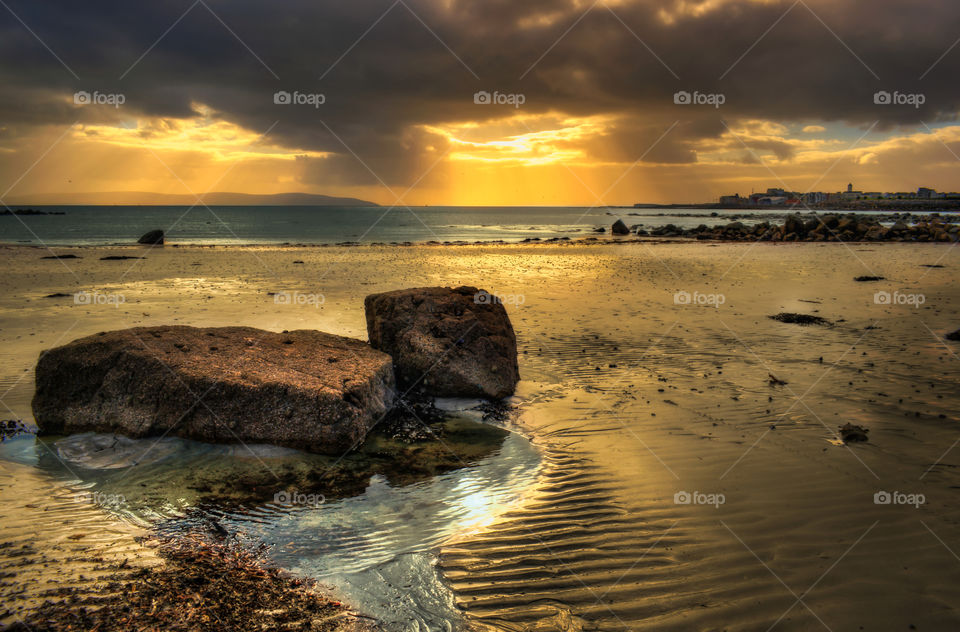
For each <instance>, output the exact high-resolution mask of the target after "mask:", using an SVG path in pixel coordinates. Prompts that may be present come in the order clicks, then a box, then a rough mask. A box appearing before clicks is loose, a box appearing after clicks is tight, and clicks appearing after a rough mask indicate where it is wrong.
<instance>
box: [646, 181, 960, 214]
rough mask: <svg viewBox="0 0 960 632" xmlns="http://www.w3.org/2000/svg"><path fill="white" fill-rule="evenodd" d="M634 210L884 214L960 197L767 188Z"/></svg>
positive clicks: (958, 201)
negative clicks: (797, 210)
mask: <svg viewBox="0 0 960 632" xmlns="http://www.w3.org/2000/svg"><path fill="white" fill-rule="evenodd" d="M633 207H634V208H658V207H659V208H664V207H669V208H676V207H687V208H689V207H694V208H723V209H734V208H764V207H800V208H834V209H839V208H857V209H861V210H869V209H878V210H881V209H882V210H886V209H890V208H894V207H900V208H905V209H924V208H960V193H944V192H941V191H937V190H936V189H931V188H927V187H920V188H918V189H917V190H916V191H898V192H896V193H889V192H887V193H884V192H880V191H857V190H855V189H854V188H853V184H852V183H851V184H848V185H847V189H846V191H838V192H836V193H825V192H822V191H812V192H808V193H799V192H796V191H787V190H786V189H780V188H770V189H767V190H766V191H765V192H763V193H751V194H750V195H746V196H742V195H740V194H739V193H735V194H733V195H721V196H720V199H719V201H718V202H711V203H707V204H668V205H664V204H634V205H633Z"/></svg>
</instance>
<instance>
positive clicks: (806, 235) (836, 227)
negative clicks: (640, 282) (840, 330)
mask: <svg viewBox="0 0 960 632" xmlns="http://www.w3.org/2000/svg"><path fill="white" fill-rule="evenodd" d="M894 219H895V221H893V223H892V225H889V226H885V225H884V224H883V223H881V222H884V221H885V220H889V218H887V217H871V216H865V215H862V214H860V215H854V214H849V215H814V214H808V215H799V214H797V215H790V216H788V217H787V218H786V219H785V221H784V223H783V224H776V223H770V222H761V223H759V224H754V225H747V224H744V223H743V222H739V221H737V222H730V223H728V224H724V225H717V226H713V227H712V228H711V227H709V226H707V225H705V224H701V225H700V226H698V227H696V228H692V229H683V228H678V227H677V226H674V225H672V224H669V225H667V226H661V227H658V228H656V229H654V230H652V231H650V232H647V231H638V234H639V235H652V236H655V237H692V238H695V239H701V240H717V241H786V242H793V241H824V242H863V241H868V242H870V241H899V242H933V243H956V242H957V241H960V224H958V223H953V222H951V220H950V219H949V218H946V217H940V216H939V215H929V216H911V215H910V214H909V213H907V214H904V215H902V216H900V215H898V216H895V217H894ZM885 223H887V224H890V223H891V222H890V221H886V222H885Z"/></svg>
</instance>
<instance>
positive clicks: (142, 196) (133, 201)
mask: <svg viewBox="0 0 960 632" xmlns="http://www.w3.org/2000/svg"><path fill="white" fill-rule="evenodd" d="M201 198H202V201H203V203H204V204H206V205H207V206H380V205H379V204H376V203H374V202H368V201H366V200H358V199H357V198H347V197H333V196H331V195H318V194H315V193H273V194H267V195H259V194H251V193H227V192H220V193H206V194H204V195H202V196H201ZM4 201H5V202H6V203H7V206H30V205H33V206H49V205H63V206H66V205H78V206H96V205H103V206H191V205H192V204H194V203H195V202H196V201H197V199H196V197H195V196H193V195H179V194H170V193H147V192H143V191H110V192H105V193H42V194H37V195H17V196H12V197H9V198H7V199H5V200H4Z"/></svg>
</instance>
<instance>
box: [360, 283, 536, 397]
mask: <svg viewBox="0 0 960 632" xmlns="http://www.w3.org/2000/svg"><path fill="white" fill-rule="evenodd" d="M364 308H365V310H366V317H367V333H368V335H369V338H370V344H371V345H372V346H373V347H374V348H375V349H379V350H381V351H384V352H385V353H388V354H390V355H391V356H392V357H393V362H394V369H395V371H396V375H397V381H398V383H399V384H400V385H401V387H403V388H404V389H406V390H414V389H416V390H421V391H423V392H425V393H427V394H429V395H433V396H439V397H481V398H488V399H500V398H503V397H507V396H509V395H512V394H513V392H514V389H515V388H516V385H517V381H518V380H519V379H520V373H519V369H518V366H517V338H516V335H515V334H514V331H513V326H512V325H511V324H510V319H509V318H508V317H507V312H506V309H504V307H503V304H502V303H501V302H500V301H499V300H498V299H497V297H496V296H495V295H493V294H490V293H488V292H485V291H483V290H479V289H477V288H475V287H459V288H455V289H454V288H444V287H424V288H413V289H406V290H396V291H393V292H385V293H383V294H371V295H370V296H368V297H367V298H366V299H365V301H364Z"/></svg>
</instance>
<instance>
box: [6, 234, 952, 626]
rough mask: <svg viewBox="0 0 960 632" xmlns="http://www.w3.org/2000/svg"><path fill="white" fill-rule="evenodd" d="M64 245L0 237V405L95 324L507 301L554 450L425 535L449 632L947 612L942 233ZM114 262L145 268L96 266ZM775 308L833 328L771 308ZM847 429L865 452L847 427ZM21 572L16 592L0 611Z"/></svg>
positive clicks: (819, 622) (44, 484)
mask: <svg viewBox="0 0 960 632" xmlns="http://www.w3.org/2000/svg"><path fill="white" fill-rule="evenodd" d="M54 251H55V252H56V253H58V254H72V255H75V256H76V257H77V258H74V259H60V260H56V259H43V258H42V257H44V256H48V255H50V254H51V253H50V252H49V251H47V250H45V249H40V248H32V247H16V246H10V247H0V267H2V269H3V270H4V274H3V276H2V278H0V322H2V323H3V325H2V329H0V342H2V344H0V360H2V361H0V389H2V391H6V395H5V396H4V397H3V403H4V404H5V406H6V407H7V408H6V410H4V411H3V417H4V418H14V419H23V420H24V421H30V420H31V419H32V418H31V411H30V399H31V397H32V394H33V367H34V365H35V363H36V359H37V357H38V355H39V354H40V352H41V351H42V350H44V349H48V348H51V347H54V346H57V345H60V344H63V343H65V342H67V341H70V340H73V339H75V338H79V337H81V336H86V335H90V334H94V333H97V332H99V331H105V330H111V329H120V328H126V327H134V326H144V325H161V324H182V325H194V326H204V327H207V326H226V325H246V326H252V327H259V328H263V329H268V330H273V331H283V330H293V329H304V328H308V329H319V330H323V331H327V332H330V333H334V334H338V335H344V336H351V337H356V338H361V339H366V327H365V321H364V314H363V299H364V297H365V296H366V295H368V294H371V293H374V292H382V291H387V290H392V289H398V288H407V287H418V286H459V285H473V286H477V287H481V288H484V289H486V290H488V291H490V292H491V293H493V294H496V295H497V296H498V297H499V298H500V300H502V301H503V303H504V305H505V306H506V308H507V311H508V313H509V314H510V317H511V320H512V322H513V326H514V328H515V330H516V333H517V338H518V344H519V350H520V373H521V382H520V387H519V392H518V394H517V396H516V397H515V398H513V400H512V401H513V404H514V405H515V407H516V411H515V416H514V420H513V421H511V422H510V423H511V424H514V425H511V429H514V430H517V431H518V432H519V433H521V434H522V435H523V436H525V437H527V438H529V439H530V440H531V441H532V442H533V444H534V446H536V448H537V450H538V451H539V452H540V454H541V457H542V461H543V465H542V467H541V469H540V470H539V473H538V475H537V477H536V479H535V481H534V482H533V483H532V484H530V485H529V487H528V488H527V489H526V490H525V493H524V494H523V498H522V499H521V500H520V501H517V502H513V503H512V504H511V505H510V506H509V507H508V508H506V510H505V512H504V511H503V510H502V509H503V508H501V510H499V511H497V512H495V515H494V514H493V513H491V519H490V520H477V521H474V522H472V523H471V526H470V528H468V529H464V530H462V531H461V532H458V533H455V534H453V535H451V536H450V537H448V538H446V539H445V540H444V541H443V542H442V543H441V544H440V545H438V546H435V547H432V550H433V551H434V552H435V553H436V555H437V559H438V560H439V561H438V570H439V576H440V578H441V579H442V582H441V584H442V586H443V587H444V588H443V589H444V590H449V591H450V593H449V597H450V600H451V601H452V602H453V603H455V604H456V605H457V606H458V609H459V610H461V611H462V613H463V617H462V619H460V618H458V619H457V620H454V621H452V622H450V625H451V627H453V628H455V629H456V628H458V627H459V628H462V629H478V630H484V629H496V630H537V631H548V630H558V631H561V630H562V631H572V630H623V629H632V630H678V631H680V630H683V631H689V630H730V631H733V630H738V631H748V630H751V631H752V630H770V629H775V630H820V629H830V630H838V631H839V630H861V629H862V630H910V629H917V630H945V629H953V628H955V627H957V626H958V625H960V596H958V594H957V592H956V590H955V586H956V585H957V583H958V582H960V558H958V557H957V555H958V553H960V508H958V505H957V503H956V502H955V494H956V488H957V487H958V485H960V479H958V470H957V466H958V464H960V461H958V454H960V452H958V450H960V447H957V441H958V437H960V425H958V421H960V412H958V411H960V408H958V405H957V404H958V394H957V384H958V382H960V357H958V355H957V350H958V348H957V343H953V342H947V341H944V339H943V337H944V335H945V334H946V333H948V332H951V331H954V330H956V329H957V328H958V327H960V309H958V306H960V287H958V286H957V284H956V271H957V269H958V267H960V254H958V251H957V250H956V249H955V248H953V246H952V245H951V244H899V243H875V244H874V243H871V244H867V243H859V244H841V243H816V244H813V243H811V244H807V243H798V244H771V243H706V242H701V243H690V242H682V243H681V242H633V243H623V244H599V245H585V244H577V243H569V244H524V245H487V246H480V245H471V246H457V247H444V246H439V245H438V246H429V245H419V246H413V247H389V246H385V247H377V246H360V247H352V248H350V247H324V248H320V247H307V248H293V247H288V248H284V247H193V246H191V247H180V248H172V247H169V246H168V247H164V248H153V249H149V248H137V247H129V248H106V247H81V248H55V249H54ZM111 255H120V256H128V257H144V258H143V259H125V260H106V261H104V260H101V257H105V256H111ZM861 276H870V277H882V279H881V280H877V281H868V282H860V281H855V280H854V279H855V277H861ZM78 292H84V293H85V294H83V295H81V296H83V297H85V298H82V299H80V301H79V302H78V301H77V299H75V297H74V295H75V294H76V293H78ZM57 294H60V295H62V296H58V297H50V295H57ZM48 297H50V298H48ZM278 297H279V298H278ZM784 312H790V313H802V314H810V315H816V316H819V317H822V318H823V319H825V320H826V321H827V322H826V323H824V324H821V325H808V326H801V325H797V324H791V323H784V322H778V321H776V320H773V319H771V318H769V316H773V315H776V314H778V313H784ZM846 423H852V424H856V425H859V426H862V427H865V428H867V429H869V441H867V442H862V443H851V444H844V443H843V442H842V441H840V440H839V439H840V436H839V434H838V429H839V427H840V426H842V425H844V424H846ZM0 467H3V468H4V469H3V472H4V476H5V478H4V479H3V480H4V481H12V480H16V484H14V483H12V482H4V484H3V487H2V489H0V511H2V512H4V513H7V514H8V515H9V516H13V517H14V518H13V519H5V520H4V521H3V522H2V523H0V543H8V542H22V541H23V540H24V539H25V538H26V537H27V535H26V534H28V533H31V532H33V531H37V532H39V533H41V535H42V537H41V539H40V541H41V542H48V541H52V540H51V539H50V538H49V536H50V533H51V531H50V530H51V528H52V527H51V526H50V524H49V523H50V520H49V514H43V513H42V512H39V511H37V510H36V509H33V508H28V507H26V504H25V503H24V502H23V499H24V498H27V497H29V496H30V495H37V496H39V497H42V498H45V499H48V498H50V497H51V496H53V495H54V492H52V491H51V487H52V486H53V482H51V481H46V480H44V479H43V477H42V476H41V475H38V474H37V473H35V472H32V471H31V472H29V473H25V470H23V468H24V467H25V466H22V465H19V464H18V465H16V466H14V465H7V464H4V465H2V466H0ZM44 502H47V501H46V500H45V501H44ZM41 504H42V503H41ZM71 506H72V507H74V508H73V509H70V510H69V512H80V511H83V512H89V511H94V509H91V508H90V507H82V508H81V507H79V506H78V505H77V504H76V503H74V504H73V505H71ZM69 512H68V513H69ZM58 515H59V514H58ZM57 520H61V518H57ZM85 524H87V526H85V527H84V529H86V530H87V532H88V533H89V534H90V535H88V536H87V537H85V538H84V539H78V540H76V541H73V540H70V542H79V543H82V544H83V545H84V546H86V547H88V549H87V550H88V551H101V550H106V549H107V548H117V547H119V548H120V549H122V550H123V552H124V553H125V554H128V553H130V551H131V550H132V549H131V548H130V547H133V546H134V545H133V544H132V542H133V541H132V539H129V538H130V536H129V535H128V534H127V533H125V531H124V530H125V529H128V528H132V527H130V526H129V525H126V524H124V523H122V522H118V519H117V518H116V517H112V516H107V514H105V513H102V512H101V514H100V519H99V520H93V521H91V522H89V523H85ZM65 537H68V536H65ZM128 544H129V546H128ZM143 555H148V553H146V552H144V553H143ZM67 566H69V564H67ZM76 570H77V574H83V573H84V572H85V571H84V570H83V569H82V568H80V567H77V569H76ZM6 572H7V573H10V572H14V573H19V571H17V570H15V569H14V570H13V571H11V569H9V568H7V569H6ZM20 581H21V580H20V579H19V578H18V579H15V580H14V582H13V583H11V582H10V581H5V582H4V583H3V584H2V591H3V593H2V594H0V600H2V601H3V602H8V600H9V599H11V598H12V596H13V595H14V593H15V592H17V591H19V590H20V587H19V585H18V582H20ZM424 607H425V608H426V607H427V606H426V605H425V606H424ZM418 616H421V615H419V614H418V615H413V614H411V617H414V618H415V617H418ZM421 619H422V620H428V617H426V615H425V614H424V615H422V617H421Z"/></svg>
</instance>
